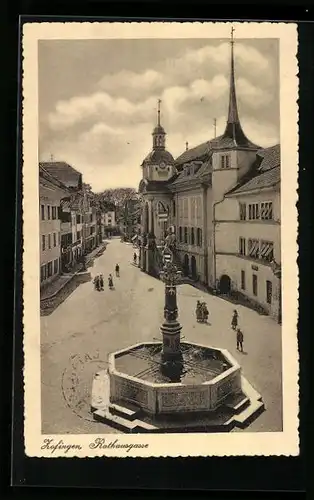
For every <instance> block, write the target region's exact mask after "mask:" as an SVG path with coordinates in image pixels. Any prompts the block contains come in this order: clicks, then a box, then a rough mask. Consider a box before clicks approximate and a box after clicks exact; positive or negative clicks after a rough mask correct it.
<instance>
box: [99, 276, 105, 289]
mask: <svg viewBox="0 0 314 500" xmlns="http://www.w3.org/2000/svg"><path fill="white" fill-rule="evenodd" d="M99 289H100V290H103V289H104V277H103V275H102V274H101V275H100V276H99Z"/></svg>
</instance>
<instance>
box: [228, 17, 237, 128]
mask: <svg viewBox="0 0 314 500" xmlns="http://www.w3.org/2000/svg"><path fill="white" fill-rule="evenodd" d="M234 31H235V30H234V27H233V26H232V28H231V39H230V45H231V71H230V90H229V92H230V93H229V110H228V120H227V123H232V124H235V123H239V115H238V106H237V96H236V88H235V77H234V38H233V32H234Z"/></svg>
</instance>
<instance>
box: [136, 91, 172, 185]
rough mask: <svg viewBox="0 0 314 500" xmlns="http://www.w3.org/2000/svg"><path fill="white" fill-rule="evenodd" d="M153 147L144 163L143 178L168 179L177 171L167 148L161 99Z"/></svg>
mask: <svg viewBox="0 0 314 500" xmlns="http://www.w3.org/2000/svg"><path fill="white" fill-rule="evenodd" d="M152 136H153V149H152V151H151V152H150V153H149V154H148V155H147V156H146V158H145V159H144V161H143V163H142V169H143V179H146V180H148V181H168V180H169V179H170V178H171V177H172V176H173V175H174V173H175V172H176V169H175V166H174V158H173V156H172V155H171V153H169V151H167V150H166V132H165V129H164V127H163V126H162V125H161V100H160V99H158V108H157V125H156V126H155V128H154V130H153V133H152Z"/></svg>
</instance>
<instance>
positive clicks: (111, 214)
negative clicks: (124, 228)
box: [103, 210, 117, 229]
mask: <svg viewBox="0 0 314 500" xmlns="http://www.w3.org/2000/svg"><path fill="white" fill-rule="evenodd" d="M103 217H104V225H105V227H106V228H108V229H110V228H114V227H115V226H116V225H117V223H116V213H115V211H114V210H109V211H108V212H105V213H104V214H103Z"/></svg>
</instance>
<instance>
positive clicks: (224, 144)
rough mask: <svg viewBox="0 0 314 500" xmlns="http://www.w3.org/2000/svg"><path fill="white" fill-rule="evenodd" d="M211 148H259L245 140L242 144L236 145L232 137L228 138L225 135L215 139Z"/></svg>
mask: <svg viewBox="0 0 314 500" xmlns="http://www.w3.org/2000/svg"><path fill="white" fill-rule="evenodd" d="M212 147H214V148H216V149H229V148H230V149H231V148H232V149H236V148H245V149H256V150H258V149H259V146H257V145H256V144H254V143H253V142H251V141H250V140H249V139H247V138H245V141H242V143H240V142H239V143H236V142H235V141H234V139H233V138H232V137H228V136H225V135H222V136H221V137H219V138H217V139H216V141H215V142H214V143H213V145H212Z"/></svg>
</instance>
